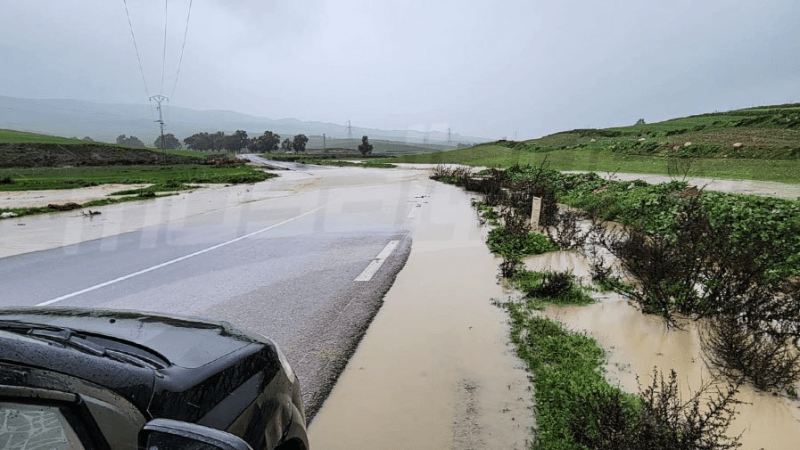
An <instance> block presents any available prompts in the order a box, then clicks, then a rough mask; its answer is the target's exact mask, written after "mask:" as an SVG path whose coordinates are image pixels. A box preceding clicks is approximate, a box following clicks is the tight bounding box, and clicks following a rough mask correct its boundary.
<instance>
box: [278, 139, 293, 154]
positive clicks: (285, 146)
mask: <svg viewBox="0 0 800 450" xmlns="http://www.w3.org/2000/svg"><path fill="white" fill-rule="evenodd" d="M292 148H294V143H293V142H292V140H291V139H289V138H286V139H284V141H283V143H282V144H281V150H283V151H284V152H286V153H288V152H290V151H292Z"/></svg>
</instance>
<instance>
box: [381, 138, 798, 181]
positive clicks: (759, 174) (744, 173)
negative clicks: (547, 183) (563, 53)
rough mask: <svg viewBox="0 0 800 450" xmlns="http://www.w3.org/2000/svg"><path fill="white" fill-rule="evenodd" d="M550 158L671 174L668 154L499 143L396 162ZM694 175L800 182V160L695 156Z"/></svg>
mask: <svg viewBox="0 0 800 450" xmlns="http://www.w3.org/2000/svg"><path fill="white" fill-rule="evenodd" d="M545 156H546V157H547V163H548V167H549V168H551V169H554V170H560V171H570V170H580V171H593V172H621V173H641V174H657V175H667V174H668V169H667V165H668V160H669V158H668V157H662V156H644V155H626V154H617V153H613V152H612V151H610V150H597V151H595V150H587V149H571V150H554V151H550V152H544V153H532V152H528V151H524V150H514V149H510V148H507V147H503V146H499V145H481V146H476V147H472V148H468V149H463V150H453V151H448V152H440V153H435V154H421V155H411V156H401V157H398V158H395V159H393V160H392V162H395V163H429V164H447V163H449V164H464V165H469V166H486V167H511V166H513V165H515V164H530V165H533V166H538V165H539V164H541V163H542V161H543V160H544V158H545ZM690 170H691V172H690V174H691V176H696V177H705V178H722V179H746V180H763V181H778V182H784V183H800V160H784V159H764V160H756V159H744V158H696V159H694V160H693V162H692V165H691V169H690Z"/></svg>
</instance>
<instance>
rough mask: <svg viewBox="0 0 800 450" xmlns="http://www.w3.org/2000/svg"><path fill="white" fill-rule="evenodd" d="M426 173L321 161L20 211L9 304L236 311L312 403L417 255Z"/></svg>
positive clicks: (7, 275)
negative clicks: (242, 181)
mask: <svg viewBox="0 0 800 450" xmlns="http://www.w3.org/2000/svg"><path fill="white" fill-rule="evenodd" d="M321 173H324V176H323V175H320V174H321ZM418 176H419V173H418V172H411V171H379V170H369V171H364V170H361V169H334V170H327V169H326V170H319V171H317V170H309V171H308V172H306V173H305V174H304V176H291V175H290V176H289V177H287V178H290V179H292V180H293V181H291V182H287V181H286V180H282V179H281V178H279V179H276V180H271V181H267V182H263V183H257V184H255V185H245V186H231V187H228V188H220V187H217V188H215V189H209V190H199V191H197V192H194V193H191V194H182V195H181V196H176V197H169V198H164V199H157V200H155V201H149V202H141V203H125V204H118V205H109V206H107V207H103V208H100V211H101V212H102V214H101V215H98V216H94V217H84V216H81V215H80V213H79V212H72V213H62V214H50V215H43V216H31V217H22V218H16V219H7V220H5V221H2V223H0V226H2V230H1V231H2V233H0V245H3V246H4V247H6V248H5V249H3V248H2V247H0V251H3V252H4V254H6V255H9V256H7V257H5V258H2V259H0V306H33V305H51V306H84V307H92V308H122V309H135V310H143V311H154V312H161V313H168V314H180V315H190V316H198V317H204V318H211V319H217V320H226V321H229V322H231V323H232V324H233V325H235V326H239V327H242V328H245V329H248V330H251V331H255V332H258V333H261V334H264V335H266V336H269V337H271V338H273V339H274V340H275V341H276V342H278V343H279V344H280V345H281V347H282V348H283V349H284V350H285V353H286V354H287V356H288V358H289V360H290V362H291V363H292V365H293V367H294V368H295V370H296V372H297V373H298V375H299V377H300V379H301V382H302V384H303V389H304V397H305V403H306V405H307V408H308V409H309V411H310V412H311V413H312V414H313V413H314V412H315V411H316V409H317V408H318V407H319V405H320V404H321V402H322V400H324V398H325V396H326V395H327V392H328V391H329V390H330V389H331V387H332V386H333V383H334V382H335V379H336V376H337V374H338V372H339V371H341V370H342V368H343V367H344V364H345V363H346V361H347V359H348V357H349V356H350V354H351V353H352V351H353V350H354V348H355V345H356V344H357V342H358V340H359V339H360V336H361V335H362V334H363V332H364V331H365V330H366V328H367V326H368V324H369V322H370V321H371V319H372V317H373V316H374V314H375V312H376V311H377V309H378V308H379V307H380V305H381V301H382V298H383V294H384V292H385V291H386V290H387V289H388V287H389V286H390V285H391V283H392V281H393V279H394V276H395V275H396V273H397V272H398V271H399V270H400V268H402V266H403V264H404V262H405V259H406V258H407V255H408V252H409V250H410V246H411V240H410V238H409V235H408V230H407V226H406V225H407V221H408V220H409V219H408V215H409V213H410V212H411V211H412V210H413V209H415V208H416V207H417V206H416V205H417V203H416V202H415V201H414V197H415V196H419V195H421V192H422V188H421V186H419V183H418V181H417V177H418ZM63 244H66V245H63ZM389 244H391V251H390V252H388V254H385V255H384V257H383V258H381V261H380V263H381V264H380V267H379V268H377V270H375V269H376V267H375V265H376V262H375V261H376V258H377V257H378V256H379V255H381V254H382V252H383V251H384V249H386V248H387V245H389ZM37 250H38V251H37ZM367 267H371V269H370V270H371V274H370V275H369V276H367V275H362V273H364V271H365V269H367ZM359 277H360V278H359ZM357 278H359V279H358V280H357Z"/></svg>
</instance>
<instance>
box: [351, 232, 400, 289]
mask: <svg viewBox="0 0 800 450" xmlns="http://www.w3.org/2000/svg"><path fill="white" fill-rule="evenodd" d="M399 243H400V241H389V243H388V244H386V247H384V248H383V250H381V252H380V253H378V256H376V257H375V259H373V260H372V262H371V263H369V265H368V266H367V268H366V269H364V271H363V272H361V275H359V276H358V277H356V279H355V280H353V281H369V280H371V279H372V277H373V275H375V273H376V272H378V269H380V268H381V266H382V265H383V262H384V261H386V258H388V257H389V255H391V254H392V252H393V251H394V249H396V248H397V244H399Z"/></svg>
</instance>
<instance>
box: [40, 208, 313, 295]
mask: <svg viewBox="0 0 800 450" xmlns="http://www.w3.org/2000/svg"><path fill="white" fill-rule="evenodd" d="M319 209H322V207H320V208H315V209H312V210H311V211H306V212H304V213H303V214H300V215H299V216H294V217H292V218H291V219H286V220H284V221H283V222H280V223H276V224H275V225H270V226H268V227H266V228H262V229H260V230H258V231H254V232H252V233H250V234H246V235H244V236H239V237H238V238H236V239H231V240H230V241H227V242H223V243H221V244H217V245H214V246H211V247H208V248H206V249H203V250H200V251H197V252H194V253H191V254H189V255H185V256H181V257H180V258H175V259H173V260H171V261H167V262H164V263H161V264H157V265H155V266H153V267H148V268H147V269H144V270H140V271H138V272H134V273H130V274H128V275H125V276H121V277H119V278H114V279H113V280H110V281H106V282H105V283H100V284H96V285H94V286H92V287H88V288H86V289H81V290H80V291H76V292H73V293H71V294H67V295H62V296H61V297H58V298H54V299H52V300H48V301H46V302H42V303H38V304H37V305H36V306H47V305H52V304H53V303H57V302H60V301H62V300H66V299H68V298H72V297H76V296H78V295H81V294H85V293H87V292H91V291H96V290H97V289H100V288H102V287H106V286H110V285H112V284H115V283H119V282H120V281H125V280H127V279H130V278H133V277H138V276H139V275H143V274H146V273H148V272H152V271H154V270H158V269H161V268H162V267H166V266H169V265H172V264H175V263H177V262H181V261H185V260H187V259H189V258H194V257H195V256H198V255H202V254H203V253H208V252H210V251H211V250H216V249H218V248H220V247H225V246H226V245H230V244H233V243H234V242H239V241H241V240H242V239H247V238H249V237H253V236H255V235H257V234H259V233H263V232H265V231H269V230H271V229H273V228H277V227H279V226H281V225H286V224H287V223H289V222H292V221H295V220H297V219H299V218H301V217H303V216H307V215H309V214H311V213H313V212H316V211H317V210H319Z"/></svg>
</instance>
